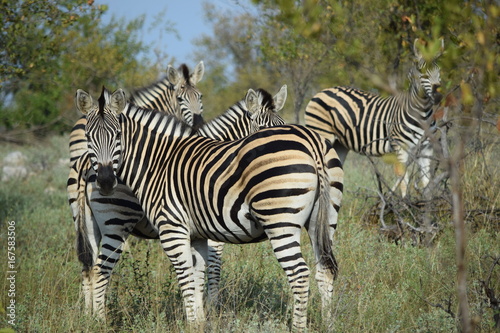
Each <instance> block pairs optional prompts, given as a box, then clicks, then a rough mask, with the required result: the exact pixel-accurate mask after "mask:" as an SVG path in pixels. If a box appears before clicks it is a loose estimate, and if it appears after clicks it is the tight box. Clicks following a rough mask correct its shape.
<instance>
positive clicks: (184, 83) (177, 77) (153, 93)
mask: <svg viewBox="0 0 500 333" xmlns="http://www.w3.org/2000/svg"><path fill="white" fill-rule="evenodd" d="M204 72H205V66H204V65H203V61H200V62H199V63H198V65H196V67H195V70H194V71H193V73H191V74H190V73H189V69H188V67H187V66H186V65H185V64H182V65H181V66H179V70H176V69H175V68H173V67H172V66H171V65H168V66H167V74H166V75H165V77H163V78H162V79H160V80H159V81H156V82H154V83H152V84H151V85H149V86H147V87H143V88H140V89H138V90H136V91H133V92H132V94H131V97H130V100H131V101H132V102H133V103H134V104H136V105H137V106H140V107H143V108H148V109H155V110H159V111H163V112H166V113H169V114H172V115H174V116H176V117H178V118H179V119H181V120H183V121H185V122H186V123H187V124H189V125H190V126H194V127H200V126H201V125H202V124H203V117H202V112H203V103H202V101H201V99H202V94H201V92H200V91H199V89H198V88H196V84H197V83H198V82H199V81H200V80H201V79H202V78H203V73H204ZM86 124H87V120H86V118H85V116H83V117H81V118H80V119H78V120H77V122H76V123H75V125H74V126H73V129H72V130H71V133H70V139H69V156H70V164H73V163H74V161H75V160H77V159H78V158H79V157H80V156H81V155H82V154H84V153H85V152H86V151H87V139H86V138H85V125H86Z"/></svg>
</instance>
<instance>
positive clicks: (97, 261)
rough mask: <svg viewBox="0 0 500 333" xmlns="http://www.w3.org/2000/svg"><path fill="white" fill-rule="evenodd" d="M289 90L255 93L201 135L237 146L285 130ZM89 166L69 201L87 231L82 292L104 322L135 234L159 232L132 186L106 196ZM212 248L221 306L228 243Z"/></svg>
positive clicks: (211, 276) (71, 186)
mask: <svg viewBox="0 0 500 333" xmlns="http://www.w3.org/2000/svg"><path fill="white" fill-rule="evenodd" d="M286 88H287V87H286V85H283V87H281V89H280V91H279V92H278V93H277V94H276V95H275V96H274V97H272V96H271V95H270V94H269V93H268V92H267V91H265V90H263V89H258V90H257V91H254V90H252V89H249V91H248V93H247V95H246V96H245V99H244V100H242V101H240V102H238V103H236V104H235V105H233V106H232V107H230V108H229V109H228V110H227V111H226V112H224V113H223V114H222V115H220V116H219V117H217V118H215V119H213V120H212V121H210V122H208V123H206V124H204V125H203V126H202V127H201V128H200V129H199V130H198V131H197V133H198V134H199V135H203V136H206V137H211V138H213V139H218V140H235V139H239V138H242V137H245V136H247V135H249V134H251V133H253V132H255V131H257V130H258V129H260V128H262V127H269V126H276V125H283V124H284V123H285V122H284V120H283V119H282V118H281V117H280V116H279V115H278V111H280V110H281V109H282V108H283V106H284V103H285V100H286V96H287V90H286ZM89 163H90V162H89V156H88V154H87V153H85V154H84V155H82V157H81V158H80V159H78V160H77V162H76V163H74V166H73V168H72V169H71V172H70V176H69V178H68V197H69V202H70V205H71V208H72V212H73V219H74V221H75V224H76V225H77V226H79V227H77V229H78V230H82V232H80V233H78V235H79V236H81V235H82V234H87V236H86V237H85V238H78V240H77V245H78V248H77V252H78V257H79V259H80V261H81V262H82V263H83V264H84V269H83V277H84V278H83V285H82V289H83V293H84V295H85V304H86V309H87V310H90V309H93V311H94V313H95V314H96V315H97V316H99V317H104V312H105V311H104V296H105V291H106V286H107V284H108V282H109V277H110V275H111V272H112V270H113V267H114V265H115V264H116V262H117V261H118V259H119V257H120V254H121V252H122V245H123V242H124V241H125V240H126V238H127V237H128V235H129V233H131V234H133V235H135V236H138V237H142V238H149V239H154V238H159V235H158V229H157V228H156V227H155V226H154V225H152V224H151V223H150V222H149V221H148V219H147V218H144V213H143V211H142V209H141V207H140V204H139V201H138V199H137V198H136V197H135V196H134V194H133V193H132V192H131V191H130V189H129V188H128V187H127V186H125V185H124V184H122V183H120V184H119V185H117V187H116V189H115V194H114V195H113V196H111V197H110V196H102V195H100V193H99V190H98V188H97V183H96V176H95V173H93V172H90V173H89V174H87V171H86V170H87V169H88V165H89ZM81 164H82V165H85V167H82V166H81ZM82 171H84V172H83V174H82ZM87 203H88V204H87ZM209 246H210V249H211V251H210V254H209V255H210V257H209V263H210V265H209V269H208V295H209V300H210V301H211V302H212V303H216V302H217V297H218V286H219V281H220V264H221V261H220V255H221V252H222V243H216V242H213V241H210V242H209ZM93 266H98V267H99V269H98V270H97V271H94V273H93V274H94V275H99V276H100V277H99V278H95V277H94V278H91V276H90V269H91V267H93ZM91 281H93V282H91Z"/></svg>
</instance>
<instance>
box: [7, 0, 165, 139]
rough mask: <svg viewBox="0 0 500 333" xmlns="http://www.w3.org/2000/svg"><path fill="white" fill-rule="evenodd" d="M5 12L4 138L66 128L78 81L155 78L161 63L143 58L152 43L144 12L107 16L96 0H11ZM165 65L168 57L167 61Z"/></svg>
mask: <svg viewBox="0 0 500 333" xmlns="http://www.w3.org/2000/svg"><path fill="white" fill-rule="evenodd" d="M4 2H8V6H7V7H8V9H7V10H6V11H5V12H2V13H1V14H0V15H3V16H4V17H3V18H4V20H3V25H4V29H3V32H2V34H1V35H0V36H1V42H2V44H3V45H5V46H6V47H5V49H4V51H3V52H2V53H0V59H1V63H0V64H1V67H0V71H1V72H0V74H1V81H0V82H1V83H2V94H1V95H0V111H1V116H0V126H2V127H3V131H4V132H5V133H4V134H2V138H3V139H8V140H19V135H20V134H21V133H25V132H26V130H28V131H31V132H32V131H35V130H36V132H37V133H38V134H44V133H46V132H50V131H52V130H68V129H69V128H70V127H71V126H72V125H73V123H74V120H75V119H76V117H78V116H79V115H77V114H76V112H74V102H73V98H74V97H73V96H74V92H75V91H76V89H77V88H83V89H86V90H90V91H92V92H93V93H97V92H99V91H100V89H101V87H102V86H103V85H107V86H108V87H109V88H110V89H114V88H116V87H118V86H120V87H129V88H130V87H137V86H141V85H144V84H146V83H148V82H151V81H153V80H155V79H156V78H157V76H158V73H157V71H158V67H157V66H155V64H152V63H151V62H150V61H145V60H143V59H139V57H138V55H139V54H140V53H141V52H143V51H146V50H147V47H146V46H145V45H143V44H142V42H140V41H139V38H138V31H139V30H140V29H141V28H142V26H143V24H144V18H143V17H139V18H137V19H135V20H133V21H130V22H126V21H124V20H116V19H113V20H112V21H111V22H110V23H109V24H103V23H102V21H101V15H102V14H103V13H104V12H105V11H106V10H107V7H106V6H96V5H94V4H93V1H90V0H89V1H80V0H66V1H64V2H61V1H57V2H56V1H42V2H39V1H21V0H8V1H4ZM163 65H164V64H163Z"/></svg>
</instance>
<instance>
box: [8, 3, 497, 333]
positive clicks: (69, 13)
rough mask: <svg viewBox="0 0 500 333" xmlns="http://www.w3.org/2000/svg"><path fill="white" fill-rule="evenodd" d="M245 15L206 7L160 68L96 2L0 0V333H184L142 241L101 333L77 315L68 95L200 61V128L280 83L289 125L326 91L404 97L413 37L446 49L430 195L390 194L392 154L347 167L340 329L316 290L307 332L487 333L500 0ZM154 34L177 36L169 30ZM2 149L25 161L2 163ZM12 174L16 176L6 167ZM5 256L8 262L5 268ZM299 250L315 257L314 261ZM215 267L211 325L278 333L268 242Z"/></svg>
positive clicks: (265, 6) (174, 289)
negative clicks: (218, 294) (252, 91)
mask: <svg viewBox="0 0 500 333" xmlns="http://www.w3.org/2000/svg"><path fill="white" fill-rule="evenodd" d="M241 6H243V7H242V8H244V10H241V11H237V12H224V11H222V12H221V11H220V10H218V8H217V7H216V6H214V5H212V4H210V2H207V3H205V5H204V11H205V15H206V19H207V20H208V22H210V24H211V25H212V27H213V31H212V32H213V33H212V34H211V35H205V34H203V33H201V32H200V37H199V39H198V40H197V42H196V48H195V52H194V53H193V57H192V59H173V58H172V57H170V56H169V54H168V53H169V51H168V44H167V45H166V46H165V49H154V50H153V51H154V52H153V54H155V56H154V57H151V56H146V55H147V54H151V53H148V49H150V48H154V47H153V46H150V45H144V44H143V42H141V40H140V38H139V36H140V33H139V32H140V31H142V29H144V28H145V27H144V18H143V17H142V18H141V17H139V18H137V19H136V20H133V21H126V20H124V19H122V18H115V19H114V20H112V21H111V22H110V23H106V24H105V23H103V21H102V19H101V16H102V13H103V12H105V11H106V10H108V8H106V6H103V5H100V4H99V2H98V1H83V0H64V1H52V0H50V1H43V2H40V1H31V0H5V1H2V11H0V18H1V22H2V31H1V33H0V45H2V51H1V52H0V84H1V88H0V141H1V142H2V144H1V145H0V167H1V171H0V177H1V178H2V183H1V187H0V243H1V244H2V246H1V247H0V258H3V259H2V261H1V262H0V272H1V276H2V282H0V288H1V290H2V293H1V296H0V330H1V331H2V332H4V331H5V332H12V331H18V332H186V331H190V328H189V327H187V326H186V322H185V321H184V313H183V305H182V300H181V296H180V292H179V288H178V286H177V282H176V278H175V272H174V271H173V269H172V266H171V265H170V263H169V262H168V260H167V258H166V256H165V254H164V253H162V251H161V249H160V247H159V245H158V244H157V242H155V241H143V240H136V239H133V240H131V242H130V244H129V245H128V246H129V248H128V250H127V251H126V253H125V254H124V256H123V258H122V260H121V262H120V263H119V265H118V266H117V268H116V269H115V272H114V274H113V277H112V282H111V286H110V288H109V294H108V304H107V305H108V319H107V322H106V323H100V322H97V321H95V320H93V319H92V318H89V317H87V316H85V315H84V314H83V309H82V307H83V301H82V299H81V298H80V297H81V296H80V271H81V266H80V264H79V263H78V260H77V258H76V251H75V246H74V244H75V232H74V227H73V224H72V219H71V213H70V209H69V206H68V204H67V200H66V179H67V174H68V162H67V159H68V151H67V148H66V147H67V143H68V131H69V130H70V129H71V126H72V125H73V123H74V121H75V120H76V119H77V117H78V115H77V114H76V112H75V110H74V106H73V105H74V102H73V98H74V93H75V91H76V89H78V88H83V89H86V90H88V91H90V92H91V93H93V95H96V93H97V92H98V91H100V88H101V86H102V85H103V84H104V85H106V86H107V87H109V88H111V89H113V88H118V87H123V88H126V89H132V88H134V87H140V86H142V85H144V84H147V83H149V82H152V81H153V80H155V79H156V78H157V77H158V76H161V75H162V74H163V73H164V69H165V68H166V65H167V64H168V63H173V64H174V65H179V64H180V63H181V62H186V63H187V64H188V65H190V66H191V67H192V66H194V65H195V64H196V63H197V62H198V61H199V60H203V61H204V62H205V67H206V72H205V76H204V78H203V80H202V81H201V82H200V83H199V85H198V86H199V88H200V90H201V91H202V92H203V94H204V100H203V101H204V104H205V110H206V111H205V113H206V115H205V118H206V119H210V118H212V117H214V116H216V115H217V114H218V113H219V112H221V111H223V110H225V109H226V108H227V107H228V106H230V105H232V104H233V102H234V101H236V100H239V99H241V98H242V97H243V95H244V92H245V91H246V90H247V89H248V88H250V87H252V88H257V87H263V88H265V89H268V90H269V91H271V92H273V93H275V92H276V91H277V89H278V88H279V87H280V86H281V85H282V84H284V83H286V84H287V85H288V87H289V98H288V101H287V104H286V106H285V108H286V110H284V112H285V113H284V117H285V118H286V119H287V120H288V121H290V122H298V123H302V122H303V111H304V107H305V105H306V104H307V101H308V100H309V99H310V98H311V96H312V95H313V94H314V93H316V92H317V91H319V90H320V89H322V88H326V87H331V86H334V85H352V86H356V87H359V88H362V89H366V90H369V91H375V92H377V93H380V94H383V95H387V94H390V93H393V92H395V91H401V90H404V89H406V84H407V83H406V80H405V79H406V75H407V71H408V68H409V67H410V65H411V61H412V49H411V46H412V45H413V41H414V40H415V39H416V38H419V39H420V41H421V43H420V44H419V48H420V50H421V51H422V53H423V54H424V57H428V58H431V57H432V56H433V55H435V54H436V52H437V51H438V49H439V47H440V44H441V39H444V45H445V53H444V54H443V55H442V56H441V58H440V59H439V61H438V62H439V64H440V65H441V80H442V92H443V94H444V95H445V98H444V99H443V101H442V103H441V105H439V107H438V108H437V111H436V118H437V120H438V123H439V125H440V130H439V131H438V135H437V136H436V137H435V138H432V141H433V143H434V144H435V151H436V153H435V157H434V164H433V166H434V168H433V179H432V181H431V185H432V186H431V188H430V189H429V191H426V192H422V191H420V190H418V189H414V188H411V189H410V191H409V194H408V196H407V197H405V198H404V199H403V198H401V197H400V196H399V195H398V193H393V192H392V191H391V187H392V185H393V184H394V182H395V181H396V177H395V176H394V172H393V164H394V163H393V158H391V157H387V158H384V159H368V158H367V157H362V156H358V155H356V154H353V153H351V154H350V155H349V156H348V158H347V161H346V165H345V175H346V181H345V187H344V188H345V197H344V200H343V205H342V209H341V214H340V221H339V228H338V232H337V233H336V237H335V241H334V248H335V253H336V255H337V259H338V261H339V263H340V274H339V277H338V279H337V281H336V283H335V292H334V295H335V296H334V300H333V302H332V312H333V313H334V318H335V319H334V322H325V321H324V320H322V318H321V314H320V311H319V308H320V299H319V295H318V293H317V291H316V290H315V285H314V282H313V285H312V292H311V295H312V301H311V302H310V304H309V307H308V312H309V313H308V317H309V320H310V322H309V331H311V332H387V331H390V332H454V331H457V332H472V331H477V332H495V331H498V330H499V329H500V246H499V244H500V190H499V189H500V177H499V175H500V163H499V161H500V136H499V131H500V122H499V116H500V107H499V95H500V85H499V77H500V57H499V54H500V42H499V40H500V32H499V30H498V29H499V27H500V24H499V23H500V20H499V18H500V6H499V4H498V2H496V1H469V2H464V1H458V0H452V1H446V2H444V1H443V2H436V1H418V2H414V1H386V0H376V1H372V2H370V6H367V4H366V2H365V1H361V0H354V1H332V0H324V1H322V0H304V1H300V2H299V1H290V0H256V1H254V2H252V3H245V2H243V3H242V4H241ZM154 28H156V29H164V30H165V32H166V33H167V34H169V35H171V36H172V38H174V37H175V33H176V32H175V31H173V30H171V28H170V27H169V25H168V24H165V22H161V21H160V22H159V23H157V26H156V27H154ZM180 33H181V32H180ZM12 152H20V154H17V158H16V159H15V160H16V161H15V163H14V162H12V154H11V153H12ZM12 163H14V164H15V165H11V164H12ZM14 167H22V168H23V169H22V171H18V172H14V173H13V174H11V173H9V172H10V171H9V170H11V169H9V168H14ZM396 167H398V166H397V165H396ZM18 170H21V169H18ZM8 171H9V172H8ZM12 221H14V222H15V223H13V222H12ZM10 225H14V226H15V244H14V247H15V249H13V250H14V251H12V249H10V250H9V247H11V246H10V245H12V244H10V245H9V238H8V237H9V231H12V230H13V229H12V227H11V228H10V229H9V226H10ZM304 246H305V247H306V248H307V247H308V246H309V242H308V240H307V239H306V237H305V236H304ZM9 252H15V265H14V266H13V267H14V269H12V268H11V267H9V266H8V263H9V260H10V259H9ZM304 252H305V253H306V255H308V257H307V258H306V259H307V260H308V262H310V263H312V251H311V250H310V249H306V250H305V251H304ZM223 261H224V262H223V272H222V305H221V307H220V309H211V311H210V314H209V321H208V324H207V327H206V331H210V332H211V331H214V332H240V331H242V330H245V331H249V332H283V331H287V330H288V329H289V323H290V320H291V313H290V301H291V292H290V290H289V287H288V284H287V281H286V277H285V275H284V273H283V271H282V270H281V268H280V267H279V265H278V263H277V262H276V259H275V257H274V255H273V253H272V251H271V249H270V246H269V244H268V243H266V242H264V243H259V244H253V245H248V246H227V247H226V249H225V253H224V255H223ZM12 270H14V271H15V272H16V273H15V302H16V303H15V304H16V313H15V314H16V316H15V324H14V325H11V324H10V323H9V322H8V321H9V316H8V314H9V309H8V308H7V307H8V305H9V304H10V303H9V302H10V301H11V300H12V299H14V298H13V297H11V296H9V292H10V289H11V286H12V285H11V282H10V281H11V280H8V279H7V278H8V277H9V276H10V275H9V274H12V273H9V271H12Z"/></svg>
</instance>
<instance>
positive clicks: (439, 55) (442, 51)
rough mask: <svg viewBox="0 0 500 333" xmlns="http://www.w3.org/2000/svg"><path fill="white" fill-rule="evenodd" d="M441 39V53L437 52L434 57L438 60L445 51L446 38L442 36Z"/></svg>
mask: <svg viewBox="0 0 500 333" xmlns="http://www.w3.org/2000/svg"><path fill="white" fill-rule="evenodd" d="M440 39H441V47H440V48H439V53H438V54H436V56H435V57H434V58H433V59H432V60H433V61H435V60H437V59H438V58H439V57H441V56H442V55H443V53H444V38H443V37H441V38H440Z"/></svg>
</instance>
